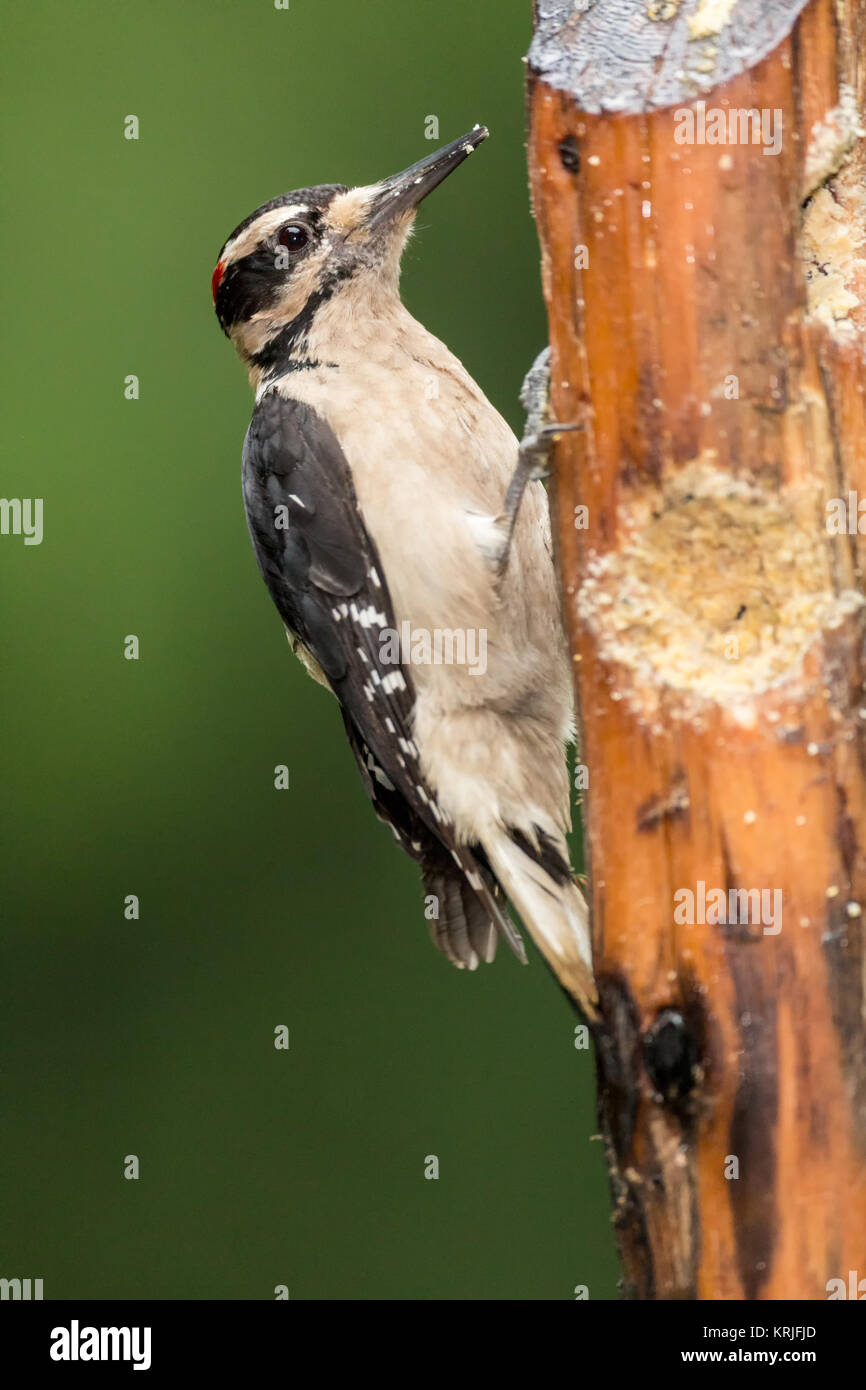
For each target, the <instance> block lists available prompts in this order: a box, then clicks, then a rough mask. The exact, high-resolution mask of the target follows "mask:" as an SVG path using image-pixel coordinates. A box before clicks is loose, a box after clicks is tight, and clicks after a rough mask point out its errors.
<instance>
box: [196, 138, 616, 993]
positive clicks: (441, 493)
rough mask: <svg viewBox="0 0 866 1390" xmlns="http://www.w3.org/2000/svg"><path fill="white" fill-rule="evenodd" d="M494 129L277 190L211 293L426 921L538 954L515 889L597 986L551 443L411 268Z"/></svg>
mask: <svg viewBox="0 0 866 1390" xmlns="http://www.w3.org/2000/svg"><path fill="white" fill-rule="evenodd" d="M486 136H487V131H486V130H485V129H484V128H483V127H481V126H475V128H474V129H473V130H471V131H470V132H469V133H468V134H467V135H465V136H463V137H462V138H461V139H459V140H455V141H454V142H453V143H451V144H448V145H446V146H444V148H442V149H440V150H437V151H436V152H434V153H433V154H430V155H428V156H427V157H426V158H425V159H422V160H421V161H420V162H419V163H417V164H413V165H412V166H411V168H409V169H406V170H405V171H404V172H402V173H400V174H396V175H394V176H392V177H390V178H386V179H383V180H382V182H381V183H376V184H372V185H369V186H365V187H358V188H348V187H345V186H344V185H341V184H325V185H321V186H317V187H313V188H300V189H297V190H295V191H294V192H291V193H285V194H282V195H281V196H280V197H277V198H274V199H272V200H271V201H270V202H268V203H265V204H263V206H262V207H260V208H257V209H256V211H255V212H253V213H252V214H251V215H250V216H249V217H247V218H245V220H244V221H243V222H242V223H241V224H240V226H239V227H237V228H236V229H235V231H234V232H232V234H231V236H230V237H229V239H228V241H227V242H226V243H225V245H224V246H223V248H222V250H221V251H220V253H219V257H218V260H217V266H216V269H215V271H214V274H213V298H214V304H215V308H216V313H217V317H218V318H219V322H220V324H221V326H222V328H223V330H224V332H225V333H226V334H227V336H228V337H229V338H230V339H231V341H232V343H233V344H234V346H235V348H236V350H237V352H238V355H239V357H240V359H241V361H242V363H243V364H244V367H245V368H246V370H247V373H248V375H249V379H250V382H251V384H252V386H253V388H254V390H255V393H256V404H255V409H254V411H253V416H252V420H251V423H250V426H249V430H248V433H247V437H246V441H245V444H244V451H243V494H244V502H245V506H246V514H247V520H248V523H249V529H250V535H251V537H252V542H253V547H254V550H255V553H256V557H257V560H258V563H259V567H260V569H261V572H262V576H263V578H264V581H265V583H266V585H267V587H268V590H269V591H270V594H271V597H272V599H273V601H274V603H275V605H276V607H277V610H278V612H279V614H280V617H281V618H282V620H283V623H284V624H285V627H286V629H287V631H288V635H289V640H290V642H291V645H292V648H293V650H294V651H295V652H296V653H297V654H298V656H299V657H300V658H301V659H302V661H303V662H304V664H305V665H306V667H307V669H308V670H309V671H310V673H311V674H312V675H313V676H314V677H315V679H317V680H318V681H320V682H321V683H322V684H323V685H326V686H327V687H328V688H329V689H330V690H331V691H332V692H333V693H334V695H335V696H336V698H337V700H338V702H339V705H340V709H341V712H342V716H343V721H344V723H345V728H346V733H347V735H348V738H349V743H350V745H351V747H352V751H353V753H354V755H355V758H356V760H357V763H358V767H359V769H360V772H361V776H362V778H363V780H364V784H365V786H366V789H367V792H368V794H369V796H370V799H371V800H372V802H373V806H374V808H375V810H376V812H377V814H378V815H379V817H380V819H382V820H383V821H385V822H386V823H387V824H388V825H389V826H390V827H391V829H392V830H393V832H394V835H395V836H396V838H397V840H398V841H399V843H400V844H401V845H402V847H403V848H404V849H405V851H406V852H407V853H408V854H409V855H411V857H412V858H413V859H415V860H416V861H417V863H418V864H419V865H420V868H421V873H422V876H423V880H424V885H425V893H426V895H427V900H426V901H427V909H426V911H427V916H428V918H429V920H430V925H431V934H432V937H433V940H434V942H435V943H436V945H437V946H439V947H440V949H441V950H442V951H443V952H444V953H445V955H446V956H447V957H448V959H449V960H451V961H452V962H453V963H454V964H455V965H456V966H459V967H464V968H468V969H470V970H472V969H474V968H475V967H476V966H477V965H478V964H479V962H480V961H489V960H492V958H493V954H494V951H495V948H496V942H497V938H498V937H500V936H501V937H503V938H504V939H505V940H506V941H507V943H508V944H509V946H510V947H511V949H512V950H513V951H514V953H515V955H517V956H518V958H519V959H520V960H525V958H526V957H525V952H524V948H523V943H522V941H521V938H520V936H519V934H518V932H517V930H516V928H515V926H514V924H513V923H512V921H511V919H510V917H509V914H508V909H507V903H506V900H510V902H511V903H512V905H513V906H514V908H515V909H516V910H517V912H518V913H519V914H520V917H521V918H522V919H523V922H524V924H525V926H526V928H527V930H528V931H529V932H530V933H531V935H532V936H533V938H534V940H535V941H536V943H537V945H538V946H539V948H540V949H541V951H542V952H543V953H544V955H545V956H546V957H547V959H548V961H549V962H550V963H551V965H552V966H553V968H554V969H555V971H556V973H557V975H558V976H559V978H560V980H561V981H562V982H563V983H564V984H566V985H567V987H568V988H569V989H570V990H571V992H572V993H573V994H574V995H575V996H576V997H577V998H578V999H579V1000H580V1001H581V1002H582V1004H583V1005H584V1007H585V1009H586V1010H587V1011H588V1012H592V1006H593V1001H594V998H595V992H594V986H593V982H592V976H591V969H590V946H589V933H588V927H587V911H586V905H585V903H584V900H583V897H582V895H581V893H580V891H579V889H578V887H577V886H576V884H575V883H574V881H573V878H572V874H571V869H570V866H569V859H568V849H567V845H566V841H565V833H566V831H567V829H568V827H569V787H568V772H567V765H566V753H565V749H566V744H567V743H568V741H569V740H570V739H571V737H572V731H573V713H572V687H571V675H570V669H569V661H568V655H567V650H566V643H565V637H564V633H563V627H562V621H561V614H560V601H559V595H558V590H557V584H556V578H555V573H554V567H553V560H552V553H551V541H550V524H549V517H548V509H547V496H546V493H545V491H544V487H543V485H542V483H541V482H540V481H537V476H538V473H539V471H540V470H539V456H540V453H541V452H542V449H541V444H540V441H539V438H538V436H536V437H535V438H534V439H532V440H530V441H528V442H527V446H526V447H525V448H524V449H522V450H521V447H520V445H519V444H518V441H517V439H516V438H515V436H514V435H513V434H512V432H511V430H510V429H509V427H508V425H507V424H506V423H505V421H504V420H503V419H502V417H501V416H500V415H499V414H498V413H497V411H496V410H494V408H493V406H492V405H491V404H490V402H489V401H488V400H487V399H486V397H485V396H484V394H483V392H482V391H481V389H480V387H479V386H478V385H476V383H475V381H473V379H472V377H471V376H470V375H469V373H468V372H467V371H466V370H465V368H464V367H463V366H462V365H461V363H460V362H459V361H458V360H457V358H456V357H455V356H454V355H453V354H452V353H451V352H449V350H448V349H447V348H446V347H445V346H444V345H443V344H442V343H441V342H439V340H438V339H437V338H435V337H434V336H433V335H432V334H431V333H428V332H427V330H426V329H425V328H424V327H422V325H421V324H420V323H418V322H417V321H416V320H415V319H414V318H413V317H412V316H411V314H409V312H408V311H407V310H406V309H405V308H404V306H403V304H402V302H401V299H400V294H399V277H400V259H401V255H402V252H403V248H404V246H405V244H406V240H407V237H408V236H409V233H410V230H411V227H412V223H413V221H414V218H415V214H416V212H417V209H418V206H419V204H420V202H421V200H422V199H423V198H424V197H426V195H427V194H428V193H430V192H431V190H432V189H434V188H435V187H436V186H437V185H438V184H439V183H441V182H442V180H443V179H444V178H446V177H447V176H448V175H449V174H450V173H451V172H452V171H453V170H454V169H456V167H457V166H458V165H459V164H461V163H462V162H463V160H465V159H466V157H467V155H469V154H471V153H472V151H473V150H474V149H475V148H476V147H477V146H478V145H479V144H480V143H481V141H482V140H484V139H485V138H486ZM509 484H511V486H510V487H509ZM437 634H438V636H439V638H440V639H441V640H440V643H439V647H438V648H437V645H436V643H437ZM443 651H444V659H443ZM419 653H420V655H419ZM468 653H472V654H474V659H473V660H469V659H468ZM437 654H438V656H439V659H437ZM461 654H462V657H463V659H461ZM449 655H450V658H451V659H450V660H449Z"/></svg>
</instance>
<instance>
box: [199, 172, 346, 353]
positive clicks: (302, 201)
mask: <svg viewBox="0 0 866 1390" xmlns="http://www.w3.org/2000/svg"><path fill="white" fill-rule="evenodd" d="M346 191H347V190H346V188H345V186H344V185H343V184H322V185H320V186H319V187H317V188H299V189H296V190H295V192H293V193H284V194H282V195H281V196H280V197H278V198H272V199H271V200H270V202H268V203H263V204H262V206H261V207H260V208H257V209H256V211H255V212H253V213H251V214H250V216H249V217H245V218H244V220H243V222H241V223H239V225H238V226H237V227H235V229H234V231H233V232H232V234H231V236H230V237H229V238H228V239H227V241H226V242H225V243H224V245H223V246H222V248H221V250H220V253H219V256H218V257H217V264H216V269H215V270H214V274H213V284H212V288H213V299H214V308H215V309H216V313H217V317H218V319H219V321H220V325H221V327H222V328H223V330H224V332H226V333H228V332H229V331H230V330H231V328H232V327H233V326H234V325H235V324H237V323H241V322H243V321H245V320H246V319H248V318H250V317H252V315H253V314H255V313H258V312H260V311H261V310H263V309H267V308H269V307H270V306H271V305H272V304H273V303H275V302H276V300H277V299H278V298H279V294H280V290H281V284H282V277H281V276H279V275H278V274H276V273H275V260H274V256H275V245H274V244H273V238H274V237H275V236H276V234H277V232H278V231H279V228H280V227H282V226H284V225H285V224H286V223H287V222H290V221H292V220H293V219H297V220H299V221H301V222H303V223H304V224H305V225H307V226H308V227H309V228H310V230H311V232H312V233H313V234H315V233H316V232H317V231H318V229H319V227H320V226H321V223H322V218H323V216H324V213H325V211H326V209H327V208H328V207H329V206H330V204H331V203H332V202H333V200H334V198H335V197H337V196H338V195H339V194H341V193H345V192H346Z"/></svg>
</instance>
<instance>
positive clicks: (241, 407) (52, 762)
mask: <svg viewBox="0 0 866 1390" xmlns="http://www.w3.org/2000/svg"><path fill="white" fill-rule="evenodd" d="M5 30H6V34H5V40H6V41H5V45H4V51H3V56H2V77H3V83H2V91H3V97H2V101H3V106H4V117H5V120H4V124H5V136H6V138H5V141H4V145H5V156H4V166H3V185H4V193H5V202H6V217H5V219H4V229H3V232H2V243H3V245H2V252H3V264H4V267H5V275H4V280H5V290H4V296H5V311H4V314H3V318H2V343H3V380H4V384H5V388H6V409H5V411H4V421H3V426H2V428H3V432H4V440H3V444H4V448H3V470H2V486H0V494H2V495H3V496H5V497H42V498H44V507H45V512H44V527H45V533H44V540H43V543H42V544H41V545H39V546H29V547H25V546H24V544H23V540H22V538H21V537H14V536H2V537H0V581H2V606H3V651H2V672H0V682H2V710H3V753H4V756H3V796H2V814H3V855H2V869H0V873H2V884H0V909H2V916H0V924H2V957H3V968H2V981H0V992H2V1000H0V1004H2V1020H3V1023H2V1026H3V1064H2V1109H3V1114H4V1125H3V1128H4V1140H3V1145H2V1172H0V1180H2V1194H3V1195H2V1199H0V1205H2V1219H0V1229H2V1236H0V1242H2V1243H0V1276H4V1277H16V1276H17V1277H31V1278H43V1279H44V1289H45V1296H46V1298H75V1297H83V1298H106V1297H109V1298H136V1297H150V1298H154V1297H155V1298H177V1299H184V1298H190V1299H192V1298H255V1299H267V1298H272V1297H273V1290H274V1287H275V1285H277V1284H286V1285H288V1287H289V1290H290V1294H291V1297H292V1298H341V1299H369V1298H411V1299H427V1298H431V1299H500V1298H502V1299H538V1298H543V1299H567V1298H571V1297H573V1293H572V1290H573V1288H574V1286H575V1285H576V1284H587V1285H588V1286H589V1291H590V1296H591V1297H593V1298H600V1297H613V1296H614V1295H615V1289H616V1279H617V1270H616V1265H615V1260H614V1253H613V1244H612V1238H611V1231H610V1220H609V1198H608V1190H607V1182H606V1177H605V1174H604V1169H603V1163H602V1154H601V1146H600V1145H599V1144H598V1143H593V1142H591V1136H592V1135H593V1133H594V1132H595V1129H596V1121H595V1116H594V1105H593V1090H594V1087H593V1067H592V1060H591V1055H590V1053H588V1052H586V1051H577V1050H575V1047H574V1026H575V1022H576V1019H575V1017H574V1015H573V1014H572V1012H571V1010H570V1009H569V1007H568V1005H567V1003H566V1002H565V1000H564V999H563V997H562V996H561V994H560V992H559V990H558V988H557V987H556V985H555V984H554V982H553V980H552V979H551V977H550V976H549V975H548V974H547V972H546V970H545V968H544V967H543V965H542V963H541V961H540V959H539V957H538V956H537V953H535V952H534V951H532V948H531V946H530V952H531V957H532V958H531V961H530V965H529V968H528V969H521V968H520V966H518V965H517V963H516V962H515V961H514V960H513V959H511V958H510V956H509V954H508V953H507V952H506V951H502V952H500V955H499V958H498V960H497V961H496V963H495V965H494V966H492V967H490V968H487V969H481V970H479V971H478V972H477V973H476V974H474V975H468V974H461V973H459V972H457V971H455V970H453V969H451V968H450V967H449V966H448V965H447V963H446V962H445V961H444V960H443V959H442V958H441V957H440V956H439V954H438V953H437V952H436V951H435V950H434V948H433V947H432V946H431V944H430V943H429V940H428V936H427V930H426V923H425V922H424V920H423V916H422V910H421V892H420V883H419V881H418V879H417V875H416V871H415V868H414V866H413V865H412V864H410V863H409V861H408V860H406V859H405V858H404V857H403V856H402V855H401V854H400V853H399V852H398V850H397V848H396V846H395V845H394V843H393V841H392V838H391V835H390V833H389V832H388V831H387V830H386V829H385V828H384V827H382V826H380V825H379V823H378V822H377V821H376V820H375V818H374V816H373V815H372V813H371V811H370V810H369V807H368V805H367V804H366V801H365V797H364V794H363V792H362V790H361V785H360V781H359V779H358V777H357V775H356V772H355V768H354V765H353V762H352V758H351V755H350V753H349V750H348V747H347V746H346V745H345V743H344V739H343V736H342V730H341V726H340V720H339V717H338V713H337V709H336V706H335V704H334V703H333V702H332V701H331V700H330V699H329V698H328V696H327V695H326V694H325V693H324V692H323V691H322V690H321V689H320V688H319V687H318V686H315V685H314V684H313V683H312V681H310V680H309V679H308V678H307V677H306V676H305V674H304V673H303V671H302V669H301V668H300V666H299V665H297V664H296V663H295V662H294V661H293V659H292V658H291V656H290V654H289V651H288V647H287V644H286V641H285V638H284V637H283V635H282V630H281V626H280V623H279V619H278V617H277V614H276V612H275V610H274V608H273V606H272V604H271V601H270V599H269V598H268V595H267V593H266V591H265V588H264V586H263V584H262V583H261V580H260V578H259V576H258V572H257V570H256V566H255V562H254V559H253V555H252V551H251V548H250V545H249V541H248V537H247V533H246V526H245V522H244V517H243V510H242V503H241V495H240V481H239V469H240V448H241V442H242V439H243V435H244V431H245V429H246V425H247V421H248V419H249V415H250V410H251V398H250V394H249V391H248V387H247V384H246V381H245V378H244V376H243V373H242V371H241V369H240V366H239V364H238V362H237V361H236V359H235V356H234V353H233V350H232V349H231V348H230V346H229V345H228V343H227V342H226V341H225V339H224V338H223V337H222V335H221V333H220V332H219V329H218V326H217V324H216V321H215V319H214V316H213V311H212V307H211V301H210V293H209V282H210V275H211V271H212V269H213V264H214V261H215V257H216V253H217V251H218V249H219V247H220V245H221V243H222V241H223V240H224V238H225V237H226V236H227V235H228V233H229V232H230V231H231V229H232V228H233V227H234V226H235V224H236V223H237V222H238V221H240V219H241V218H242V217H244V216H245V215H246V214H247V213H248V212H249V211H251V210H252V209H253V208H254V207H255V206H257V205H258V204H259V203H261V202H262V201H264V200H265V199H267V198H270V197H272V196H273V195H274V194H276V193H279V192H283V191H286V190H288V189H290V188H293V187H298V186H302V185H305V184H310V183H322V182H330V181H342V182H346V183H350V184H351V183H361V182H367V181H370V180H372V179H375V178H377V177H381V176H383V175H385V174H388V173H392V172H394V171H396V170H397V169H399V168H402V167H403V166H405V165H407V164H409V163H411V162H412V161H413V160H415V159H418V158H420V157H421V156H422V155H424V154H426V153H427V152H428V151H429V150H430V149H431V148H433V145H432V144H431V143H429V142H427V141H425V139H424V128H425V120H426V118H427V117H428V116H429V115H435V116H436V117H437V118H438V120H439V127H440V137H441V142H442V143H444V141H446V140H449V139H452V138H453V137H455V136H457V135H459V134H461V133H462V132H463V131H464V130H467V129H468V128H469V127H470V126H472V125H473V123H474V122H475V121H483V122H486V123H487V124H489V126H490V127H491V131H492V136H493V138H492V139H491V140H490V141H489V142H488V143H487V144H486V145H485V146H484V148H483V149H482V150H481V151H480V152H479V153H478V154H477V155H476V156H475V158H474V159H473V160H472V161H471V164H469V165H467V166H465V167H464V168H463V169H461V170H460V171H459V172H458V174H457V175H456V176H455V178H454V179H452V180H450V181H449V182H448V183H447V184H446V185H444V186H443V188H442V189H440V190H439V191H438V192H437V193H436V194H435V195H434V196H433V197H432V198H431V199H430V201H429V202H428V203H426V204H425V205H424V208H423V210H422V215H421V217H420V218H419V223H418V235H417V236H416V238H415V239H414V241H413V242H412V244H411V246H410V248H409V251H408V253H407V257H406V263H405V271H404V297H405V299H406V302H407V303H408V305H409V307H410V309H411V310H412V311H413V312H414V313H415V314H416V315H417V317H419V318H420V319H421V320H422V321H423V322H424V323H425V324H427V325H428V327H430V328H431V329H432V330H433V331H434V332H436V333H437V334H438V335H439V336H440V337H442V338H443V339H444V340H445V341H446V342H447V343H448V344H449V346H450V347H451V348H453V349H454V350H455V351H456V353H457V354H458V356H459V357H461V358H462V360H463V361H464V362H465V364H466V365H467V367H468V368H469V370H470V371H471V372H472V373H473V375H474V376H475V377H476V378H477V379H478V380H479V381H480V382H481V384H482V386H483V387H484V388H485V389H486V391H487V392H488V394H489V395H490V397H491V398H492V400H493V401H494V403H495V404H496V405H497V406H498V407H499V408H500V409H501V410H502V411H503V412H504V414H505V415H506V416H507V417H508V419H509V420H510V421H511V422H512V424H513V425H514V427H515V428H516V429H519V428H520V426H521V416H520V412H519V407H518V406H517V392H518V388H519V385H520V381H521V377H522V375H523V372H524V370H525V369H526V367H527V366H528V365H529V363H530V361H531V360H532V358H533V356H534V354H535V353H536V351H537V350H538V348H539V347H540V346H541V345H542V343H543V342H544V340H545V336H546V333H545V321H544V314H543V306H542V301H541V294H540V289H539V267H538V251H537V244H536V239H535V231H534V226H533V223H532V221H531V218H530V215H529V209H528V194H527V179H526V171H525V147H524V99H523V76H524V68H523V64H522V61H521V55H522V54H523V53H525V51H526V48H527V46H528V42H529V38H530V7H529V3H528V0H509V2H508V3H503V0H474V3H472V4H466V0H413V3H412V4H411V5H409V4H406V3H405V0H368V3H366V4H358V3H357V2H356V0H330V3H328V4H323V3H321V0H317V3H313V0H291V3H290V7H289V8H288V9H287V10H277V9H276V8H275V7H274V4H273V2H272V0H233V3H228V0H207V3H205V0H187V3H185V4H183V5H182V6H181V5H177V4H176V3H170V0H162V2H161V3H158V2H155V0H146V3H140V4H137V5H106V4H104V3H98V4H97V3H93V0H90V2H89V3H78V4H76V5H75V6H71V5H69V4H67V3H61V0H44V2H43V3H41V4H39V5H28V6H25V5H23V4H18V5H16V6H14V7H13V8H12V9H11V10H9V11H7V14H6V23H5ZM130 114H135V115H137V116H138V118H139V121H140V139H139V140H138V141H137V142H133V141H128V140H126V139H124V136H123V126H124V118H125V117H126V116H127V115H130ZM129 373H135V374H136V375H137V376H138V377H139V378H140V383H141V385H140V391H141V394H140V399H139V400H137V401H128V400H126V399H125V398H124V378H125V376H126V375H127V374H129ZM127 634H136V635H137V636H138V638H139V641H140V659H139V660H138V661H128V660H125V659H124V656H123V647H124V638H125V637H126V635H127ZM279 763H285V764H287V765H288V767H289V768H290V776H291V788H290V790H288V791H276V790H275V789H274V776H273V771H274V767H275V765H276V764H279ZM132 893H134V894H137V895H139V897H140V903H141V909H140V911H141V916H140V920H138V921H127V920H125V918H124V898H125V897H126V895H127V894H132ZM279 1024H285V1025H286V1026H288V1028H289V1029H290V1037H291V1047H290V1050H289V1051H287V1052H286V1051H276V1050H275V1048H274V1044H273V1039H274V1028H275V1027H276V1026H277V1025H279ZM127 1154H136V1155H138V1157H139V1160H140V1164H141V1176H140V1179H139V1180H138V1181H137V1182H136V1181H127V1180H125V1179H124V1177H123V1160H124V1156H125V1155H127ZM428 1154H436V1155H437V1156H438V1158H439V1162H440V1178H439V1180H438V1181H436V1182H433V1181H426V1180H425V1178H424V1176H423V1173H424V1160H425V1156H426V1155H428Z"/></svg>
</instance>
